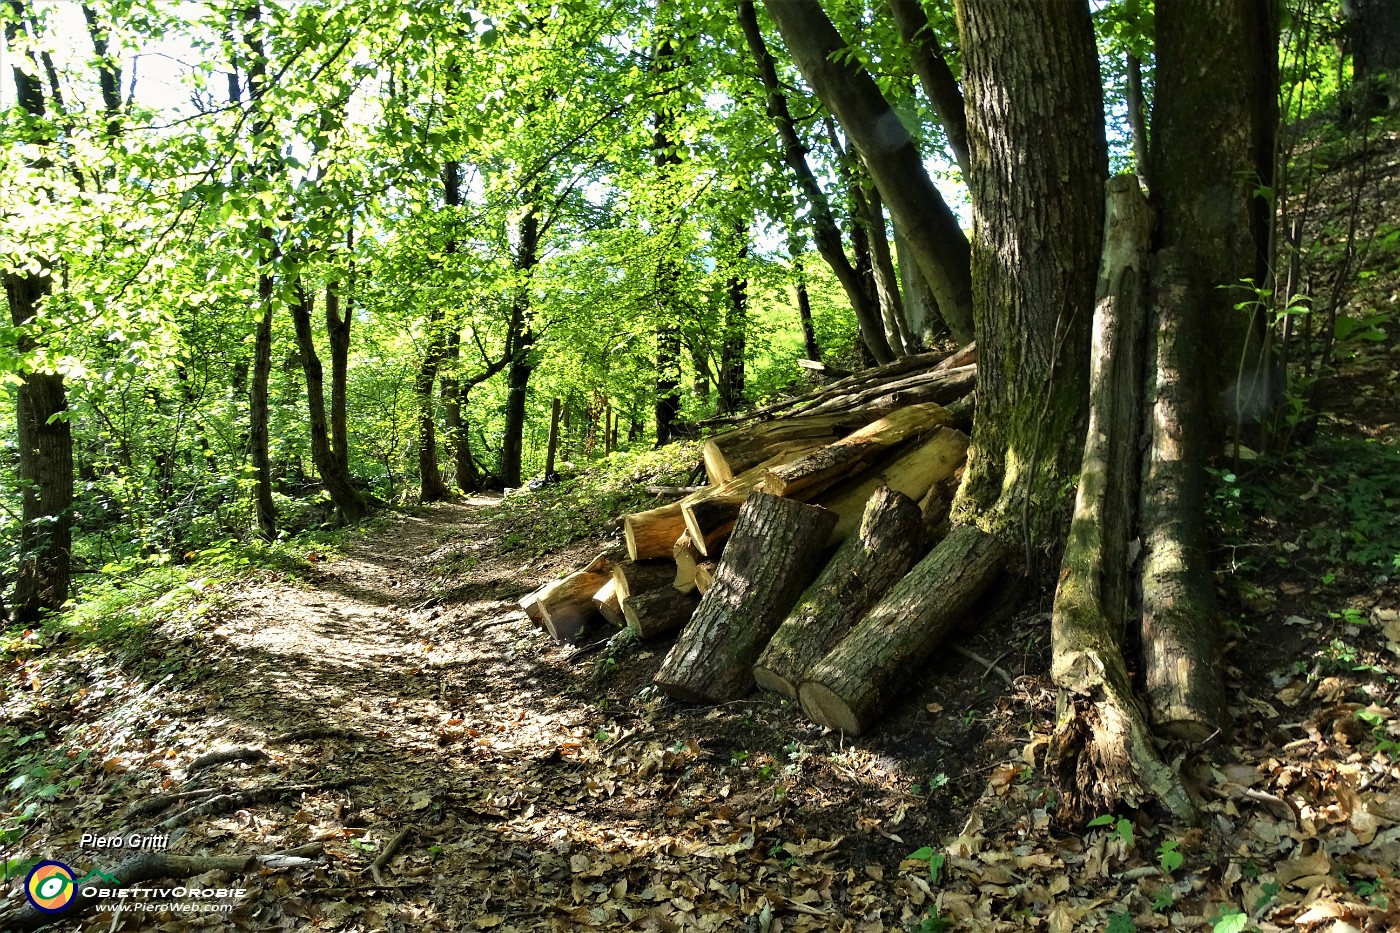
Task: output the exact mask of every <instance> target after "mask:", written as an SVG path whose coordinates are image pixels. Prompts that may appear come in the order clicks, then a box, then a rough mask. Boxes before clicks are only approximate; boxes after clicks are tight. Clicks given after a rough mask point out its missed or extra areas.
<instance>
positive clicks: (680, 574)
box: [671, 533, 705, 593]
mask: <svg viewBox="0 0 1400 933" xmlns="http://www.w3.org/2000/svg"><path fill="white" fill-rule="evenodd" d="M671 559H672V560H674V561H675V562H676V576H675V578H674V579H673V580H672V581H671V586H673V587H674V588H675V590H676V592H678V593H693V592H695V566H696V565H697V564H699V563H700V562H701V561H702V560H704V559H705V555H703V554H701V553H700V549H699V548H697V547H696V546H695V545H694V544H693V543H691V540H690V535H689V533H687V534H683V535H681V536H680V537H679V538H677V539H676V543H675V544H674V545H672V547H671Z"/></svg>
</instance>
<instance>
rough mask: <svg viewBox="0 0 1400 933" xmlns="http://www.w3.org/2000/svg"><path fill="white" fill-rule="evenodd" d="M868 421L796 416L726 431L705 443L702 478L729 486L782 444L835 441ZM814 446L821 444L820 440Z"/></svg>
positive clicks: (835, 415) (843, 416)
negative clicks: (740, 474)
mask: <svg viewBox="0 0 1400 933" xmlns="http://www.w3.org/2000/svg"><path fill="white" fill-rule="evenodd" d="M869 420H870V419H866V418H863V417H861V416H860V415H854V416H853V415H849V414H846V413H844V412H836V413H833V414H828V415H814V416H802V415H798V416H795V417H791V418H781V419H779V420H777V421H769V422H764V423H761V424H755V425H749V426H747V427H742V428H735V429H734V430H732V431H726V432H725V433H723V434H718V435H716V436H714V437H712V438H710V439H709V440H707V441H705V445H704V447H702V448H701V456H702V457H703V459H704V462H705V475H706V477H708V478H709V481H710V482H711V483H712V484H714V483H724V482H728V481H729V480H731V479H733V478H734V477H735V476H736V475H737V474H739V473H742V472H744V471H745V470H747V469H749V468H750V467H753V466H754V465H756V464H757V463H759V462H760V461H762V460H767V459H768V458H769V457H771V456H772V455H773V453H774V452H775V451H776V449H777V448H778V447H780V446H782V445H783V444H786V443H789V442H791V441H794V440H801V439H821V438H829V439H831V440H835V439H836V438H838V437H841V436H843V435H846V434H849V433H850V432H851V431H854V430H855V429H857V428H861V427H864V426H865V425H866V424H867V423H868V421H869ZM817 442H818V443H821V441H820V440H818V441H817Z"/></svg>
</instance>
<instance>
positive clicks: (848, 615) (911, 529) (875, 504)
mask: <svg viewBox="0 0 1400 933" xmlns="http://www.w3.org/2000/svg"><path fill="white" fill-rule="evenodd" d="M922 521H923V516H922V515H921V514H920V512H919V507H918V506H917V505H915V504H914V501H913V500H912V499H910V498H909V497H908V496H906V495H904V494H903V493H900V492H896V491H894V490H893V489H890V488H889V487H881V488H880V489H878V490H876V492H875V494H874V495H873V496H871V497H870V502H869V503H867V504H866V507H865V514H864V515H863V516H862V517H861V522H860V528H859V530H858V531H857V532H856V533H855V534H853V535H851V536H850V537H849V538H847V539H846V541H845V543H844V544H842V545H841V547H840V549H838V550H837V552H836V554H835V555H834V556H833V557H832V558H831V560H830V561H829V562H828V563H827V565H826V568H825V569H824V570H822V572H821V574H820V575H819V576H818V577H817V579H816V581H815V582H814V583H813V584H812V585H811V586H809V587H807V590H806V591H805V592H804V593H803V594H802V596H801V598H800V599H798V601H797V606H796V607H794V608H793V610H792V612H790V613H789V614H788V617H787V618H786V619H784V620H783V623H782V625H780V626H778V630H777V631H776V632H775V633H774V634H773V638H772V640H771V641H770V642H769V643H768V647H767V648H765V649H764V651H763V654H762V655H760V656H759V659H758V661H757V663H755V664H754V668H753V679H754V680H755V681H757V682H758V685H759V686H760V687H763V688H764V689H767V690H772V691H774V692H776V693H781V694H782V695H783V696H786V697H789V698H791V699H796V698H797V686H798V684H799V683H801V681H802V678H803V677H804V676H805V675H806V674H807V672H808V671H809V670H811V668H812V666H813V665H815V664H816V663H817V662H818V661H820V660H821V659H822V658H824V657H825V656H826V655H827V653H828V652H830V651H831V649H832V648H834V647H836V644H837V642H839V641H840V640H841V639H842V638H843V637H844V636H845V635H846V633H847V632H849V631H850V630H851V627H852V626H854V625H855V624H856V621H857V620H859V619H860V617H861V616H863V615H865V612H866V610H867V609H869V608H870V607H871V606H872V605H873V604H874V603H875V602H876V601H877V600H879V599H880V597H882V596H884V595H885V593H886V592H888V590H889V589H890V587H892V586H894V585H895V583H897V582H898V581H899V579H900V578H901V577H903V576H904V575H905V574H906V573H908V571H909V568H910V567H912V566H914V562H915V561H916V560H918V559H919V556H920V554H921V553H922V550H921V548H920V544H921V542H922V539H923V535H922V534H921V531H920V526H921V524H922Z"/></svg>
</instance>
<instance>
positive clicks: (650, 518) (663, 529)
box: [622, 438, 822, 560]
mask: <svg viewBox="0 0 1400 933" xmlns="http://www.w3.org/2000/svg"><path fill="white" fill-rule="evenodd" d="M820 446H822V443H821V440H820V439H814V438H802V439H797V440H793V441H788V442H785V443H783V444H781V445H779V449H778V452H777V453H775V454H774V455H773V456H771V457H769V458H768V459H767V460H764V461H763V462H762V463H760V464H758V465H757V466H754V467H751V468H749V469H747V470H745V471H744V472H743V473H740V474H739V475H738V476H736V477H734V478H733V479H731V480H729V481H728V482H724V483H720V484H719V485H718V486H707V487H706V488H705V489H703V490H701V491H700V492H697V493H693V494H692V495H689V496H686V497H685V498H684V499H681V500H680V501H678V502H671V503H668V504H666V505H663V506H659V507H658V508H654V509H648V510H646V511H645V512H633V513H632V514H631V515H627V516H624V517H623V519H622V532H623V536H624V537H625V538H626V539H627V555H628V557H630V558H631V559H632V560H646V559H648V558H653V557H669V556H670V555H671V551H672V549H673V548H674V547H675V546H676V539H678V538H679V537H680V536H681V535H683V534H685V517H684V515H683V514H682V512H681V507H682V506H684V505H685V504H686V503H688V502H696V501H698V500H700V499H704V498H708V497H710V496H733V495H747V494H748V491H749V490H750V489H753V488H754V487H755V486H757V485H758V484H759V483H761V482H763V480H764V478H765V477H766V476H767V474H768V470H769V469H771V468H772V467H775V466H780V465H782V464H784V463H787V462H788V461H790V460H796V459H797V458H798V457H801V456H804V455H806V454H807V453H810V452H811V451H813V450H815V449H816V448H818V447H820Z"/></svg>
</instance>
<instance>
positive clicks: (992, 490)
mask: <svg viewBox="0 0 1400 933" xmlns="http://www.w3.org/2000/svg"><path fill="white" fill-rule="evenodd" d="M958 24H959V28H960V30H961V32H962V39H963V86H964V90H965V92H966V93H967V99H968V124H969V125H968V133H969V137H970V141H971V145H972V162H973V172H972V178H971V185H972V199H973V205H974V208H975V211H974V214H975V217H976V224H975V230H974V234H973V241H974V246H973V274H974V277H975V280H976V282H977V302H976V313H977V359H978V364H977V366H978V372H979V373H982V374H984V378H982V379H980V380H979V382H978V386H977V417H976V426H975V430H974V432H973V436H974V437H975V438H976V441H975V442H974V444H973V446H972V450H971V452H970V454H969V457H968V465H967V472H966V474H965V476H964V479H963V485H962V488H961V489H960V490H959V492H958V498H957V500H956V501H955V503H954V509H953V521H954V523H955V524H959V523H969V522H970V523H975V524H977V525H978V526H979V527H980V528H982V529H983V530H984V531H986V532H988V533H990V534H992V535H995V536H997V537H998V538H1000V539H1001V540H1002V541H1003V542H1004V543H1006V544H1009V545H1013V546H1015V547H1016V549H1017V550H1019V551H1021V552H1022V557H1023V560H1024V562H1025V563H1026V565H1027V571H1028V572H1029V573H1031V574H1032V576H1033V577H1035V578H1036V579H1038V580H1041V581H1046V580H1049V579H1051V578H1053V575H1054V572H1055V571H1056V570H1057V569H1058V568H1059V563H1060V549H1061V547H1062V546H1063V542H1064V538H1065V532H1066V530H1067V527H1068V519H1069V513H1070V508H1071V505H1072V503H1071V502H1070V499H1069V490H1071V489H1073V488H1074V478H1075V476H1076V473H1077V470H1078V467H1079V458H1080V454H1081V452H1082V449H1083V438H1084V423H1085V401H1086V398H1087V377H1088V362H1089V330H1090V324H1091V321H1092V317H1093V307H1094V291H1095V283H1096V280H1097V273H1098V263H1099V253H1100V244H1101V240H1102V237H1103V180H1104V178H1105V177H1106V176H1107V173H1108V155H1107V143H1106V142H1105V138H1104V123H1103V98H1102V89H1101V88H1102V85H1101V82H1100V80H1099V70H1098V53H1097V50H1096V47H1095V43H1094V29H1093V23H1092V21H1091V20H1090V16H1089V9H1088V7H1087V6H1086V5H1081V4H1074V3H1005V2H1003V0H963V2H961V3H959V5H958ZM940 306H941V302H940Z"/></svg>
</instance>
